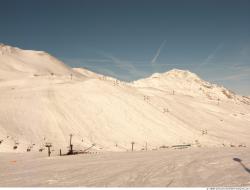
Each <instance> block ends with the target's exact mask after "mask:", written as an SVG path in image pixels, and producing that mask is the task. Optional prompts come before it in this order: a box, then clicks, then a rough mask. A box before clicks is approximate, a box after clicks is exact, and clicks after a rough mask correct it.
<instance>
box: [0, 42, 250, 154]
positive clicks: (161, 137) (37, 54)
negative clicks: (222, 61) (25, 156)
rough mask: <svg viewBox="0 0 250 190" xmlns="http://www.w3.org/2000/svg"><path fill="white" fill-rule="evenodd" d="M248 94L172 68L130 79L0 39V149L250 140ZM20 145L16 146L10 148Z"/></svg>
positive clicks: (121, 148) (212, 143) (227, 143)
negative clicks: (232, 90)
mask: <svg viewBox="0 0 250 190" xmlns="http://www.w3.org/2000/svg"><path fill="white" fill-rule="evenodd" d="M249 104H250V99H249V97H242V96H240V95H236V94H235V93H233V92H231V91H229V90H228V89H226V88H224V87H220V86H218V85H215V84H210V83H209V82H206V81H203V80H202V79H201V78H199V77H198V76H197V75H196V74H194V73H191V72H189V71H182V70H176V69H174V70H171V71H169V72H166V73H162V74H159V73H156V74H153V75H152V76H151V77H149V78H146V79H141V80H138V81H134V82H132V83H126V82H122V81H119V80H117V79H114V78H112V77H108V76H103V75H100V74H97V73H94V72H91V71H88V70H86V69H83V68H75V69H72V68H70V67H68V66H66V65H65V64H64V63H62V62H61V61H59V60H57V59H56V58H54V57H53V56H51V55H49V54H47V53H45V52H41V51H31V50H21V49H19V48H14V47H10V46H6V45H3V44H1V45H0V151H26V149H27V148H31V150H32V151H38V149H40V148H42V147H44V145H45V143H46V142H50V143H52V144H53V148H54V150H55V151H57V150H58V149H60V148H61V149H63V150H65V149H67V146H68V141H69V134H73V144H74V148H78V149H84V148H86V147H89V146H91V145H92V144H95V147H94V148H95V149H97V150H112V151H124V150H129V149H130V147H131V142H132V141H134V142H135V145H134V147H135V149H137V150H141V149H143V148H145V145H146V144H147V146H148V149H155V148H159V147H160V146H163V145H165V146H171V145H176V144H183V143H190V144H192V145H193V146H230V145H232V146H240V145H243V146H244V145H248V146H250V141H249V139H250V134H249V130H250V128H249V126H250V105H249ZM14 146H16V147H17V148H16V149H13V148H14Z"/></svg>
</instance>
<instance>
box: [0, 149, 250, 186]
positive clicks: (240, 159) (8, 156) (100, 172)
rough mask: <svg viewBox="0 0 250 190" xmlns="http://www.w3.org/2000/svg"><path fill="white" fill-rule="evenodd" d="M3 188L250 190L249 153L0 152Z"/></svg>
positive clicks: (220, 151)
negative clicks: (192, 189) (191, 189)
mask: <svg viewBox="0 0 250 190" xmlns="http://www.w3.org/2000/svg"><path fill="white" fill-rule="evenodd" d="M0 157H1V159H0V171H1V173H0V179H1V180H0V186H2V187H10V186H11V187H16V186H18V187H27V186H33V187H48V186H52V187H53V186H54V187H55V186H56V187H58V186H64V187H76V186H81V187H86V186H88V187H89V186H90V187H220V186H226V187H230V186H231V187H242V186H250V149H249V148H190V149H184V150H175V149H174V150H162V151H147V152H118V153H114V152H113V153H109V152H106V153H102V154H88V155H85V154H82V155H74V156H61V157H60V156H56V157H54V156H53V157H46V154H45V153H32V152H30V153H0Z"/></svg>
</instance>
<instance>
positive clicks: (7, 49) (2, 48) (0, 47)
mask: <svg viewBox="0 0 250 190" xmlns="http://www.w3.org/2000/svg"><path fill="white" fill-rule="evenodd" d="M17 50H19V48H16V47H12V46H9V45H5V44H3V43H0V53H1V54H4V53H13V52H15V51H17Z"/></svg>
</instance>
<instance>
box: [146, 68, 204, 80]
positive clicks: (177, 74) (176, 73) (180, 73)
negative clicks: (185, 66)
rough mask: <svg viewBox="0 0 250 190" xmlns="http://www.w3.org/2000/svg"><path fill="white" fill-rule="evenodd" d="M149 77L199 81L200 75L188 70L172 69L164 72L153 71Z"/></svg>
mask: <svg viewBox="0 0 250 190" xmlns="http://www.w3.org/2000/svg"><path fill="white" fill-rule="evenodd" d="M149 78H159V79H160V78H167V79H187V80H196V81H200V80H201V79H200V77H199V76H198V75H196V74H195V73H192V72H190V71H188V70H181V69H172V70H170V71H167V72H165V73H154V74H153V75H151V76H150V77H149Z"/></svg>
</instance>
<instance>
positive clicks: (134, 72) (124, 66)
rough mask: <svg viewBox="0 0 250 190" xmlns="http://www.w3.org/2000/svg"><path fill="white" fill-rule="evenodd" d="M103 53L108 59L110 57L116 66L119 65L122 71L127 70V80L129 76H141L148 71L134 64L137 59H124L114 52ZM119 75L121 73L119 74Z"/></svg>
mask: <svg viewBox="0 0 250 190" xmlns="http://www.w3.org/2000/svg"><path fill="white" fill-rule="evenodd" d="M101 55H103V56H104V57H105V58H106V59H109V60H110V62H111V63H113V64H114V65H115V66H116V67H118V68H119V70H120V72H126V73H127V77H126V79H127V80H128V79H129V78H139V77H143V76H145V75H146V73H145V72H144V71H143V70H142V69H140V70H139V69H137V68H136V67H135V65H134V64H135V62H136V61H128V60H123V59H120V58H118V57H116V56H114V55H112V54H107V53H104V52H102V53H101ZM119 74H121V73H119ZM117 76H119V75H118V74H117Z"/></svg>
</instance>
